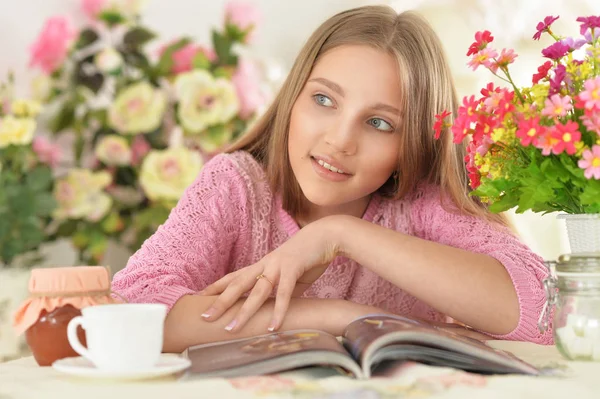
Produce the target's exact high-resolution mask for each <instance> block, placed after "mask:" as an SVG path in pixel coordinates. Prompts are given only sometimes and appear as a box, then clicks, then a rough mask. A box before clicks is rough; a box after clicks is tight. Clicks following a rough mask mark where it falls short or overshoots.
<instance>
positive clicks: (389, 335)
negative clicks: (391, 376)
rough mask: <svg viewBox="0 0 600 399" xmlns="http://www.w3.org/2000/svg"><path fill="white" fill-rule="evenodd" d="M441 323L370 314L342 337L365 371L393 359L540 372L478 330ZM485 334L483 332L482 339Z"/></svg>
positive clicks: (488, 370) (484, 369)
mask: <svg viewBox="0 0 600 399" xmlns="http://www.w3.org/2000/svg"><path fill="white" fill-rule="evenodd" d="M442 325H443V324H441V323H428V322H425V321H419V320H415V319H411V318H407V317H402V316H394V315H370V316H364V317H361V318H359V319H357V320H354V321H353V322H352V323H350V324H349V325H348V327H347V328H346V330H345V331H344V336H343V340H344V345H345V346H346V348H347V350H348V351H349V352H350V353H351V354H352V356H353V357H354V358H355V359H356V360H357V362H358V363H359V364H360V365H361V367H362V368H363V372H364V373H366V374H370V371H371V370H372V369H373V368H375V367H377V366H378V364H379V363H381V362H384V361H390V360H394V359H396V360H398V361H400V360H405V361H406V360H412V361H420V362H423V363H428V364H434V365H440V366H447V367H455V368H461V369H465V370H469V371H479V372H485V373H507V372H512V373H526V374H539V371H538V370H537V369H535V368H534V367H533V366H531V365H529V364H527V363H525V362H523V361H521V360H520V359H518V358H516V357H515V356H513V355H512V354H509V353H507V352H503V351H500V350H497V349H494V348H491V347H489V346H488V345H486V344H485V343H484V342H483V341H482V340H481V339H476V338H474V337H473V336H477V334H478V333H477V332H472V331H469V330H468V329H467V328H461V327H454V328H453V329H452V330H454V331H451V330H450V329H447V328H443V327H442ZM458 331H461V333H458ZM485 337H486V336H485V335H483V334H481V338H485ZM478 338H479V337H478Z"/></svg>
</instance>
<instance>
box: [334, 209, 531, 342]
mask: <svg viewBox="0 0 600 399" xmlns="http://www.w3.org/2000/svg"><path fill="white" fill-rule="evenodd" d="M336 226H337V227H335V229H337V231H336V232H335V233H334V234H335V236H337V237H339V240H340V242H339V251H340V252H341V254H343V255H344V256H347V257H348V258H351V259H353V260H355V261H356V262H358V263H359V264H361V265H362V266H364V267H367V268H369V269H371V270H372V271H373V272H375V273H377V274H378V275H379V276H381V277H382V278H384V279H386V280H388V281H390V282H391V283H393V284H394V285H396V286H398V287H400V288H401V289H403V290H404V291H406V292H407V293H409V294H411V295H413V296H415V297H416V298H419V299H420V300H421V301H423V302H425V303H427V304H428V305H430V306H432V307H433V308H435V309H437V310H438V311H440V312H442V313H444V314H446V315H448V316H450V317H452V318H454V319H457V320H460V321H462V322H463V323H465V324H468V325H470V326H472V327H474V328H477V329H480V330H484V331H486V332H489V333H493V334H506V333H508V332H510V331H512V330H513V329H514V328H515V327H516V326H517V323H518V320H519V301H518V298H517V294H516V291H515V288H514V286H513V284H512V280H511V278H510V276H509V274H508V272H507V271H506V269H505V268H504V266H503V265H502V264H501V263H500V262H498V261H497V260H496V259H494V258H492V257H490V256H488V255H483V254H477V253H472V252H469V251H465V250H462V249H457V248H453V247H449V246H446V245H442V244H438V243H435V242H431V241H427V240H423V239H420V238H417V237H412V236H408V235H406V234H402V233H398V232H396V231H393V230H389V229H386V228H383V227H381V226H378V225H375V224H372V223H369V222H366V221H364V220H361V219H357V218H349V217H348V218H343V219H339V221H338V222H337V223H336Z"/></svg>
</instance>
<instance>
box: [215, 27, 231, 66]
mask: <svg viewBox="0 0 600 399" xmlns="http://www.w3.org/2000/svg"><path fill="white" fill-rule="evenodd" d="M212 41H213V46H214V49H215V53H217V57H218V58H219V64H221V65H237V57H236V56H235V55H234V54H233V53H232V52H231V46H232V45H233V42H232V41H231V40H230V39H228V38H227V37H226V36H223V35H221V34H220V33H219V32H217V31H214V30H213V32H212Z"/></svg>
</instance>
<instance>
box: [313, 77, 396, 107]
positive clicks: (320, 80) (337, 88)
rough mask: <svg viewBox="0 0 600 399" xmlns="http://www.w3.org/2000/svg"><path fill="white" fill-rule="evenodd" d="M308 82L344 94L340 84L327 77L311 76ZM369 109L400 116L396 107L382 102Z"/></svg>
mask: <svg viewBox="0 0 600 399" xmlns="http://www.w3.org/2000/svg"><path fill="white" fill-rule="evenodd" d="M309 82H317V83H321V84H322V85H324V86H327V87H329V88H330V89H331V90H333V91H335V92H336V93H337V94H339V95H340V96H342V97H344V96H345V93H344V89H342V87H341V86H340V85H338V84H337V83H335V82H332V81H331V80H329V79H325V78H312V79H310V80H309ZM371 109H374V110H378V111H387V112H391V113H393V114H397V115H398V116H400V115H401V114H402V113H401V112H400V110H399V109H398V108H396V107H392V106H391V105H388V104H384V103H377V104H375V105H373V106H372V107H371Z"/></svg>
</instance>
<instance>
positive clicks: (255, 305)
mask: <svg viewBox="0 0 600 399" xmlns="http://www.w3.org/2000/svg"><path fill="white" fill-rule="evenodd" d="M269 280H270V279H269ZM269 280H267V278H260V279H258V280H257V281H256V284H255V285H254V288H253V289H252V292H251V293H250V295H248V298H246V300H245V301H244V304H243V305H242V307H241V309H240V310H239V311H238V312H237V314H236V315H235V316H234V318H233V320H231V322H230V323H229V324H228V325H227V327H225V330H227V331H230V332H235V331H237V330H239V329H241V328H242V327H244V325H246V323H247V322H248V320H250V318H251V317H252V316H254V315H255V314H256V312H257V311H258V310H259V309H260V308H261V306H262V305H263V304H264V303H265V301H266V300H267V299H268V298H269V295H270V294H271V292H272V291H273V286H272V285H271V283H270V282H269Z"/></svg>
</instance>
